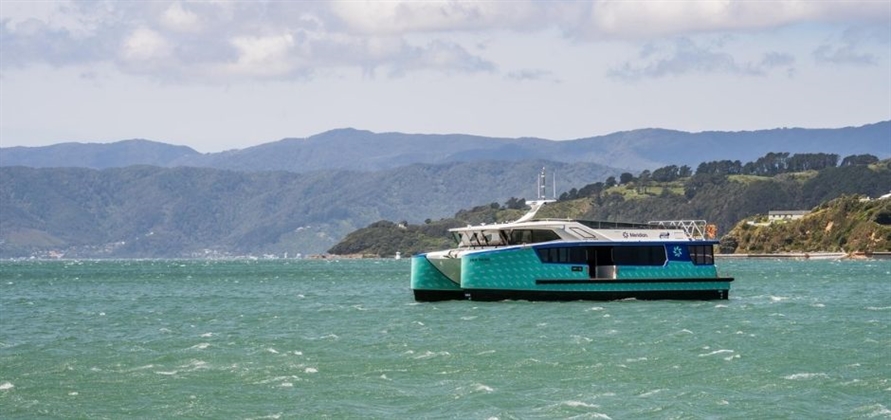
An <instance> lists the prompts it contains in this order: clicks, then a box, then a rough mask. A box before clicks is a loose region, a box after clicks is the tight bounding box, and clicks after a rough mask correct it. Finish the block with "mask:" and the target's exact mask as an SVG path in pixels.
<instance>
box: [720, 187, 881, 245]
mask: <svg viewBox="0 0 891 420" xmlns="http://www.w3.org/2000/svg"><path fill="white" fill-rule="evenodd" d="M760 220H762V221H763V220H764V218H763V217H762V218H760ZM889 251H891V198H883V199H869V198H866V197H862V196H856V195H847V196H842V197H839V198H837V199H835V200H831V201H828V202H826V203H823V204H821V205H819V206H817V207H815V208H814V209H813V210H812V211H811V212H810V213H808V214H806V215H805V216H804V217H802V218H800V219H796V220H789V221H784V222H773V223H769V222H761V223H759V221H758V219H757V218H756V220H752V218H748V219H746V220H743V221H741V222H740V223H738V224H737V225H736V226H735V227H734V228H733V229H732V230H731V231H730V232H728V233H727V234H726V235H724V236H723V237H722V238H721V252H722V253H730V254H768V253H808V252H844V253H847V254H854V253H867V254H869V253H873V252H889Z"/></svg>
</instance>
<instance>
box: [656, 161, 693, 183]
mask: <svg viewBox="0 0 891 420" xmlns="http://www.w3.org/2000/svg"><path fill="white" fill-rule="evenodd" d="M687 169H688V170H689V169H690V168H689V167H687ZM679 176H680V175H679V169H678V167H677V165H668V166H663V167H661V168H659V169H656V170H655V171H653V175H652V179H653V181H656V182H671V181H674V180H676V179H678V177H679Z"/></svg>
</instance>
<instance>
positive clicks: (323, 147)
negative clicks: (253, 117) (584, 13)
mask: <svg viewBox="0 0 891 420" xmlns="http://www.w3.org/2000/svg"><path fill="white" fill-rule="evenodd" d="M780 151H782V152H790V153H793V154H794V153H815V152H822V153H835V154H838V155H840V156H841V157H844V156H848V155H854V154H865V153H868V154H872V155H875V156H878V157H879V158H880V159H885V158H888V157H891V121H883V122H879V123H875V124H869V125H864V126H861V127H846V128H835V129H802V128H789V129H785V128H783V129H773V130H759V131H741V132H718V131H710V132H702V133H687V132H683V131H673V130H664V129H641V130H633V131H625V132H619V133H613V134H609V135H605V136H597V137H589V138H583V139H577V140H564V141H553V140H544V139H538V138H514V139H508V138H494V137H481V136H471V135H463V134H443V135H440V134H404V133H372V132H370V131H362V130H355V129H339V130H332V131H328V132H325V133H321V134H317V135H314V136H311V137H307V138H302V139H298V138H286V139H283V140H279V141H276V142H271V143H266V144H261V145H258V146H253V147H248V148H246V149H241V150H230V151H225V152H219V153H206V154H202V153H199V152H197V151H195V150H194V149H191V148H189V147H185V146H173V145H169V144H164V143H158V142H153V141H149V140H124V141H119V142H116V143H110V144H95V143H88V144H82V143H61V144H56V145H52V146H43V147H7V148H0V166H29V167H35V168H53V167H82V168H92V169H106V168H118V167H126V166H130V165H153V166H161V167H177V166H191V167H205V168H216V169H228V170H236V171H269V170H282V171H289V172H298V173H305V172H312V171H319V170H359V171H379V170H385V169H393V168H398V167H401V166H405V165H411V164H415V163H424V164H444V163H456V162H480V161H509V162H518V161H526V160H547V161H553V162H565V163H575V162H586V163H596V164H600V165H605V166H609V167H612V168H617V169H620V170H632V171H637V170H642V169H654V168H658V167H661V166H665V165H679V166H680V165H689V166H692V167H694V168H695V165H698V164H699V163H701V162H705V161H714V160H725V159H728V160H740V161H743V162H745V161H751V160H755V159H757V158H758V157H760V156H763V155H764V154H766V153H768V152H780Z"/></svg>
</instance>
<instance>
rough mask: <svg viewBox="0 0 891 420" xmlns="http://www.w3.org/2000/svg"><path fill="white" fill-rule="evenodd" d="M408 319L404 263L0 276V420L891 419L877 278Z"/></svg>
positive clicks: (798, 266)
mask: <svg viewBox="0 0 891 420" xmlns="http://www.w3.org/2000/svg"><path fill="white" fill-rule="evenodd" d="M720 264H721V269H720V271H721V272H722V274H729V275H733V276H735V277H736V279H737V281H735V282H734V283H733V289H732V290H731V295H730V300H728V301H709V302H697V301H694V302H690V301H648V302H645V301H633V300H630V301H619V302H564V303H555V302H535V303H530V302H521V301H508V302H491V303H488V302H486V303H483V302H467V301H461V302H442V303H435V304H431V303H423V304H418V303H415V302H414V301H413V299H412V296H411V292H410V291H409V289H408V284H409V279H408V276H409V261H407V260H401V261H392V260H389V261H385V260H377V261H368V260H365V261H287V262H286V261H252V262H249V261H226V262H205V261H83V262H73V261H53V262H2V263H0V416H2V417H3V418H35V417H57V418H132V417H146V418H148V417H151V418H155V417H187V418H189V417H191V418H199V417H200V418H236V419H238V418H241V419H261V418H326V417H327V418H461V419H465V418H466V419H474V418H475V419H493V418H497V419H513V418H522V419H526V418H594V419H626V418H642V417H643V418H746V419H749V418H833V419H834V418H891V261H843V262H829V261H771V260H767V261H765V260H761V261H726V262H721V263H720Z"/></svg>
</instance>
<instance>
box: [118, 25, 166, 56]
mask: <svg viewBox="0 0 891 420" xmlns="http://www.w3.org/2000/svg"><path fill="white" fill-rule="evenodd" d="M170 53H171V46H170V43H169V42H167V40H166V39H165V38H164V36H163V35H161V34H160V33H158V32H156V31H153V30H151V29H148V28H137V29H136V30H134V31H133V32H132V33H131V34H130V35H129V36H128V37H127V38H126V39H125V40H124V42H123V44H122V46H121V57H122V58H123V59H124V60H125V61H128V62H134V61H153V60H159V59H165V58H167V57H168V56H169V55H170Z"/></svg>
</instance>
